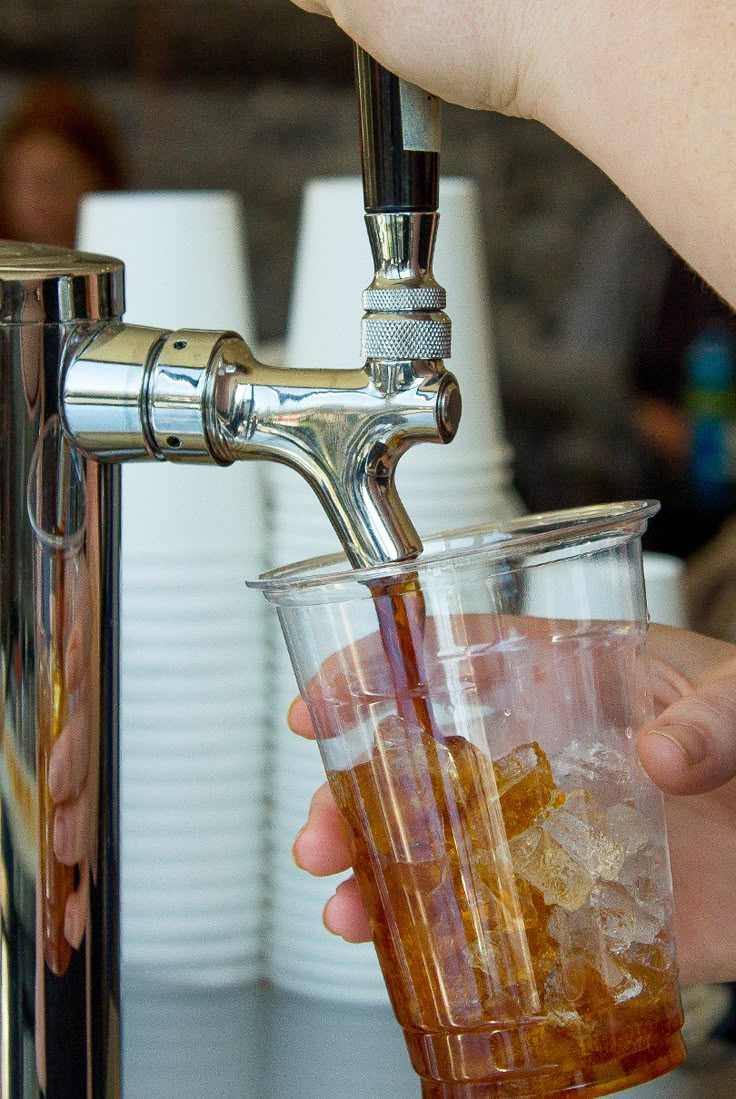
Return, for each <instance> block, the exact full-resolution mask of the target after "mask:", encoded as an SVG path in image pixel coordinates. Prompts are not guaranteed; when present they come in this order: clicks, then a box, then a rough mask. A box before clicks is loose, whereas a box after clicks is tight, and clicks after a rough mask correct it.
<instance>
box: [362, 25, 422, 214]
mask: <svg viewBox="0 0 736 1099" xmlns="http://www.w3.org/2000/svg"><path fill="white" fill-rule="evenodd" d="M355 79H356V85H357V91H358V111H359V115H360V147H361V155H362V160H363V191H364V194H365V209H366V213H369V214H381V213H395V212H398V211H402V212H410V213H422V212H425V211H429V212H434V211H435V210H436V209H437V203H438V193H439V148H440V117H441V101H440V100H439V99H437V97H436V96H433V95H430V94H429V93H428V92H425V91H422V89H421V88H417V87H415V85H413V84H409V83H407V81H405V80H400V79H399V77H398V76H394V74H393V73H390V72H389V71H388V70H387V69H384V68H383V67H382V66H381V65H379V64H378V62H376V61H374V60H373V58H372V57H371V56H370V55H369V54H367V53H366V52H365V50H363V49H361V48H360V47H359V46H356V47H355Z"/></svg>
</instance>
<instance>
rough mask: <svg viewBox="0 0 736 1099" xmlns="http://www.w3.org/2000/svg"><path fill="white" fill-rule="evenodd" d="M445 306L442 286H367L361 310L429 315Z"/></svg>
mask: <svg viewBox="0 0 736 1099" xmlns="http://www.w3.org/2000/svg"><path fill="white" fill-rule="evenodd" d="M446 305H447V291H446V290H445V288H444V287H443V286H384V287H372V286H369V287H368V289H367V290H364V291H363V308H364V309H366V310H373V311H374V312H376V313H394V312H396V313H402V312H407V313H412V312H422V311H424V312H428V313H431V312H434V311H435V310H438V309H444V308H445V306H446Z"/></svg>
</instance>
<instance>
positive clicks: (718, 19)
mask: <svg viewBox="0 0 736 1099" xmlns="http://www.w3.org/2000/svg"><path fill="white" fill-rule="evenodd" d="M538 2H539V3H543V2H544V0H538ZM530 7H531V10H533V9H534V7H535V3H534V0H532V4H531V5H530ZM555 7H556V9H557V20H556V27H555V29H554V32H553V34H552V35H551V37H550V39H549V46H548V48H547V49H546V50H545V56H544V58H543V59H542V61H541V62H540V66H539V68H540V72H543V73H544V78H543V80H541V81H538V86H537V94H536V97H535V100H534V107H533V113H534V114H535V115H536V116H537V117H538V118H539V119H540V120H541V121H542V122H544V123H546V124H547V125H548V126H550V127H551V128H552V129H554V130H555V131H557V132H558V133H559V134H560V135H561V136H562V137H564V138H565V139H566V140H568V141H569V142H570V143H571V144H573V145H574V146H576V147H577V148H578V149H580V151H581V152H583V153H584V154H585V155H586V156H587V157H589V158H590V159H591V160H592V161H594V162H595V163H596V164H598V165H599V167H601V168H602V169H603V170H604V171H605V172H606V173H607V174H608V175H609V176H610V177H611V179H612V180H613V181H614V182H615V183H616V184H617V185H618V186H619V187H620V188H621V189H622V191H624V193H625V194H626V195H628V197H629V198H630V199H631V200H632V202H633V203H634V204H635V205H636V206H637V207H638V208H639V209H640V210H641V212H642V213H643V214H644V216H645V217H646V218H647V219H648V220H649V221H651V223H652V224H653V225H654V227H655V228H656V229H658V230H659V232H660V233H661V234H662V236H664V238H665V239H666V240H667V241H669V243H670V244H671V245H672V246H673V247H674V248H675V249H676V250H677V251H678V252H680V253H681V255H682V256H683V257H684V258H685V259H686V260H687V261H688V262H689V263H690V264H691V265H692V266H693V267H694V268H696V270H698V271H699V272H700V273H701V274H702V275H703V277H704V278H705V279H706V280H707V281H708V282H710V283H711V284H712V285H713V286H714V287H715V289H716V290H718V291H719V292H720V293H721V294H722V295H723V296H724V297H725V298H726V299H727V300H729V301H730V302H731V303H732V304H736V261H735V260H734V234H735V232H736V229H735V222H736V217H735V216H734V215H735V214H736V198H735V195H736V188H735V184H736V8H735V7H734V5H733V3H732V2H731V0H646V3H642V0H581V2H579V3H575V2H572V3H567V4H556V5H555ZM548 29H550V28H548Z"/></svg>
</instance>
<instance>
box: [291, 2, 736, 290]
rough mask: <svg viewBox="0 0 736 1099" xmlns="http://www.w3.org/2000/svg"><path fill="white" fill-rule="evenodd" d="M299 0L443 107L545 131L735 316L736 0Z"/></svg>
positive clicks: (303, 6)
mask: <svg viewBox="0 0 736 1099" xmlns="http://www.w3.org/2000/svg"><path fill="white" fill-rule="evenodd" d="M294 2H295V3H296V4H297V5H298V6H300V7H302V8H305V9H307V10H308V11H313V12H321V13H322V14H323V15H331V16H332V17H333V18H334V19H335V21H336V22H337V23H338V25H339V26H340V27H342V29H343V30H344V31H345V32H346V33H347V34H348V35H349V36H350V37H351V38H352V39H354V40H355V41H356V42H358V44H359V45H361V46H362V47H363V48H364V49H366V50H367V51H368V53H370V54H371V55H372V56H373V57H375V59H376V60H377V61H379V62H381V64H383V65H385V66H386V67H387V68H388V69H390V70H391V71H392V72H395V73H397V74H398V75H399V76H401V77H404V78H405V79H406V80H410V81H412V82H413V83H415V84H418V85H419V86H420V87H422V88H425V89H426V90H427V91H429V92H434V93H435V94H436V95H439V96H441V97H442V98H443V99H446V100H448V101H449V102H451V103H459V104H461V105H463V106H466V107H475V108H487V109H491V110H496V111H502V112H504V113H505V114H512V115H520V116H522V117H528V118H533V119H536V120H538V121H540V122H543V123H544V124H545V125H546V126H549V127H550V129H552V130H554V131H555V133H558V134H559V135H560V136H561V137H563V138H564V139H565V141H567V142H569V143H570V144H571V145H573V146H575V148H577V149H579V150H580V151H581V152H582V153H584V155H585V156H587V157H589V158H590V159H591V160H592V161H593V163H594V164H597V165H598V167H599V168H601V169H602V170H603V171H604V172H605V173H606V174H607V175H609V176H610V177H611V179H612V180H613V181H614V183H616V185H617V186H618V187H620V188H621V190H622V191H623V192H624V194H625V195H627V196H628V197H629V198H630V199H631V201H632V202H633V203H634V205H635V206H637V207H638V208H639V210H641V212H642V213H643V214H644V216H645V217H646V218H647V219H648V220H649V221H650V222H651V223H652V225H653V226H654V227H655V229H657V230H658V232H659V233H661V235H662V236H663V237H664V238H665V240H666V241H668V242H669V244H671V245H672V247H673V248H674V249H675V250H676V251H677V252H679V253H680V254H681V255H682V256H683V257H684V259H685V260H687V262H688V263H690V264H691V265H692V266H693V267H694V268H695V269H696V271H698V272H699V273H700V274H701V275H702V276H703V278H704V279H705V280H706V281H707V282H709V283H710V284H711V285H712V286H714V287H715V289H716V290H718V292H719V293H720V294H722V295H723V296H724V297H725V298H726V299H727V300H728V301H729V302H730V303H731V304H732V305H736V262H734V255H733V249H732V248H731V246H730V245H731V229H732V225H733V219H734V205H735V202H736V200H735V199H734V189H733V187H732V184H731V181H732V180H733V177H734V172H735V171H736V143H735V142H734V140H733V138H734V131H735V130H736V68H734V66H733V64H732V58H733V51H734V48H736V22H734V19H733V4H732V3H731V0H709V3H708V16H707V19H704V18H703V0H648V2H647V3H639V4H636V3H625V4H615V3H611V2H610V0H544V2H537V3H533V2H532V0H422V2H421V3H419V2H418V0H294ZM440 206H441V201H440Z"/></svg>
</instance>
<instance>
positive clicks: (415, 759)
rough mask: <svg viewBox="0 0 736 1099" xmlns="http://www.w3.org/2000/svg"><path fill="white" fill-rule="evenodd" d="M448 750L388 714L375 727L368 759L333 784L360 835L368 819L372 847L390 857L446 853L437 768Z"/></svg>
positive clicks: (412, 859) (413, 859)
mask: <svg viewBox="0 0 736 1099" xmlns="http://www.w3.org/2000/svg"><path fill="white" fill-rule="evenodd" d="M449 761H450V756H449V753H448V751H447V749H446V748H445V747H444V746H443V745H441V744H438V742H437V741H436V740H434V739H433V738H432V737H430V736H426V735H423V736H417V734H416V731H415V730H413V729H411V728H410V727H409V726H408V725H407V723H406V722H405V721H403V720H402V719H401V718H400V717H397V716H392V717H387V718H385V719H384V720H383V721H381V722H380V724H379V725H378V727H377V728H376V731H375V747H374V750H373V753H372V755H371V757H370V759H368V760H366V761H365V762H364V763H359V764H358V765H357V766H356V767H354V768H353V769H352V771H351V772H350V773H349V776H348V777H347V778H346V779H345V781H344V782H340V783H337V784H333V788H334V789H335V790H336V798H337V801H338V805H339V807H340V808H341V809H342V811H343V813H344V815H345V816H346V817H347V819H348V821H349V823H350V825H351V827H352V828H353V830H354V831H355V832H356V834H360V833H361V832H362V830H363V828H364V826H365V821H366V820H368V821H370V828H371V837H372V842H373V845H374V847H375V848H376V849H377V851H378V852H379V853H380V854H381V855H383V856H386V857H387V858H388V859H389V860H391V861H397V862H404V863H410V864H411V863H421V862H426V861H429V860H433V859H437V858H440V857H442V856H443V855H444V852H445V831H444V824H443V817H442V809H443V807H442V805H441V804H440V803H438V800H437V797H436V790H437V788H439V789H442V787H443V785H444V784H443V780H442V777H441V773H442V771H446V770H447V768H448V766H449Z"/></svg>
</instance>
